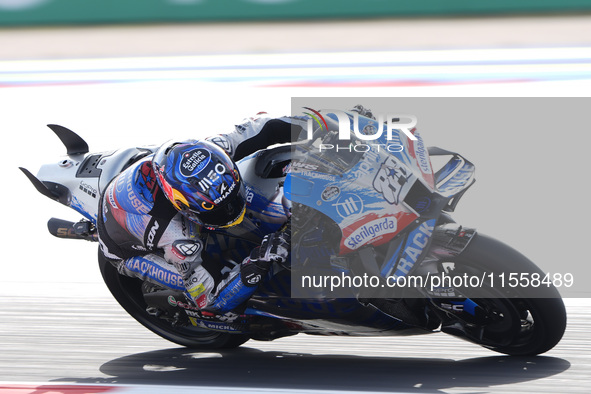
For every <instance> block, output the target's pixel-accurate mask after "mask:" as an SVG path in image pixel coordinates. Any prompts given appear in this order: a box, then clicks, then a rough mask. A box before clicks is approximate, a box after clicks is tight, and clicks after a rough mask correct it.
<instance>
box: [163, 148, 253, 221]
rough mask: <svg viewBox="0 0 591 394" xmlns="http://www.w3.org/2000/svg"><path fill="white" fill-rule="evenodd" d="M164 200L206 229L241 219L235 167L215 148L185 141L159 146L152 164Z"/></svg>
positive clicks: (241, 202) (240, 190) (243, 205)
mask: <svg viewBox="0 0 591 394" xmlns="http://www.w3.org/2000/svg"><path fill="white" fill-rule="evenodd" d="M152 166H153V168H154V172H155V173H156V179H157V182H158V184H159V185H160V187H161V188H162V191H163V192H164V194H165V195H166V198H168V200H169V201H170V202H171V203H172V205H174V206H175V208H176V209H178V210H179V211H180V212H181V213H182V214H183V215H184V216H185V217H187V218H189V219H190V220H191V221H193V222H196V223H198V224H200V225H202V226H205V227H209V228H224V227H230V226H234V225H236V224H239V223H240V222H241V221H242V219H243V218H244V212H245V208H246V202H245V198H244V186H243V184H242V181H241V177H240V173H239V172H238V168H237V167H236V164H235V163H234V162H233V161H232V159H230V157H229V156H228V154H227V153H226V152H225V151H224V150H223V149H221V148H220V147H219V146H217V145H215V144H213V143H211V142H208V141H196V140H187V141H183V142H169V143H167V144H164V145H163V146H161V147H160V148H159V149H158V150H157V151H156V153H155V154H154V158H153V160H152Z"/></svg>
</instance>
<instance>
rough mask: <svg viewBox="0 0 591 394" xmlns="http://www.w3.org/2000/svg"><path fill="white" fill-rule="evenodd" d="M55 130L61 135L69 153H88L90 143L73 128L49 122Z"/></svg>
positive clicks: (60, 137)
mask: <svg viewBox="0 0 591 394" xmlns="http://www.w3.org/2000/svg"><path fill="white" fill-rule="evenodd" d="M47 127H49V128H50V129H51V130H53V132H54V133H55V134H56V135H57V136H58V137H59V139H60V140H61V141H62V143H63V144H64V146H65V147H66V149H67V151H68V155H80V154H84V153H88V151H89V149H88V144H87V143H86V141H84V140H83V139H82V137H80V136H79V135H78V134H76V133H74V132H73V131H72V130H70V129H68V128H66V127H64V126H60V125H57V124H48V125H47Z"/></svg>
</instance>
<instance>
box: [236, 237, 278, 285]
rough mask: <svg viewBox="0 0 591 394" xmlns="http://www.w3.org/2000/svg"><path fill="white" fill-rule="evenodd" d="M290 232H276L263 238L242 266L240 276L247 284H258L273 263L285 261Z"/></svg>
mask: <svg viewBox="0 0 591 394" xmlns="http://www.w3.org/2000/svg"><path fill="white" fill-rule="evenodd" d="M289 246H290V234H289V232H276V233H273V234H268V235H266V236H265V238H263V242H261V246H257V247H256V248H254V249H253V251H252V252H251V253H250V257H249V258H248V259H246V261H245V262H244V263H243V264H242V265H241V267H240V277H241V279H242V282H243V283H244V284H245V285H246V286H257V285H258V284H259V282H260V281H261V279H262V278H263V277H264V276H265V275H266V274H267V272H268V271H269V268H271V264H273V263H284V262H285V261H286V260H287V257H288V255H289Z"/></svg>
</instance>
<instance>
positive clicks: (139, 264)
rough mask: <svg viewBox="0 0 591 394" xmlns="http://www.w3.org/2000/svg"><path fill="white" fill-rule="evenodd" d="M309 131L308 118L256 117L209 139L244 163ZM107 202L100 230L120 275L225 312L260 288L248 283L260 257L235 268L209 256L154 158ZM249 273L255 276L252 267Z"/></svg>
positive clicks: (202, 234)
mask: <svg viewBox="0 0 591 394" xmlns="http://www.w3.org/2000/svg"><path fill="white" fill-rule="evenodd" d="M257 115H260V114H257ZM302 127H303V120H301V119H297V118H289V117H283V118H275V119H270V118H262V117H261V118H250V119H247V120H246V121H245V122H244V123H242V124H240V125H237V126H236V128H235V130H234V131H233V132H231V133H228V134H220V135H216V136H213V137H209V138H207V140H208V141H210V142H213V143H215V144H216V145H218V146H220V147H221V148H222V149H224V150H225V151H226V153H228V155H229V156H230V158H232V160H234V161H238V160H240V159H242V158H244V157H246V156H248V155H250V154H252V153H254V152H256V151H258V150H260V149H264V148H267V147H268V146H270V145H273V144H276V143H285V142H290V141H292V133H299V132H300V131H301V129H302ZM245 186H247V187H248V185H245ZM101 204H102V210H101V213H100V215H99V220H98V226H97V227H98V230H99V242H100V247H101V251H102V253H103V254H104V256H105V257H106V258H107V259H109V260H110V261H111V262H112V263H113V264H114V265H115V266H116V267H117V269H118V271H119V273H121V274H124V275H128V276H132V277H137V278H140V279H142V280H144V281H148V282H151V283H154V284H157V285H162V286H164V287H167V288H171V289H176V290H181V291H184V292H185V295H186V296H187V297H188V298H190V299H191V300H192V301H193V302H194V303H195V305H196V306H197V307H199V308H200V309H202V310H207V311H210V312H214V313H218V314H223V313H226V312H230V311H232V310H234V309H236V308H237V307H239V306H241V305H242V304H244V303H245V301H247V300H248V299H249V298H250V296H251V295H252V294H253V293H254V291H255V290H256V288H257V286H256V285H257V284H258V281H253V280H252V279H249V280H246V279H245V273H244V272H245V270H244V269H243V268H244V266H245V265H248V264H249V263H250V261H249V260H253V259H252V256H251V258H250V259H249V258H246V259H245V260H244V261H243V262H242V264H239V265H235V266H228V265H225V264H224V263H222V262H221V261H219V260H218V259H215V258H211V256H210V254H209V253H206V252H205V251H204V249H205V247H204V246H205V245H206V244H207V238H208V236H209V235H210V234H209V231H208V230H207V229H206V228H203V227H201V226H199V225H197V224H196V223H194V222H191V221H190V220H188V219H187V218H186V217H184V216H183V215H181V214H180V213H179V212H178V211H177V210H176V209H175V208H174V206H173V205H172V204H171V203H170V202H169V201H168V200H167V199H166V197H165V196H164V193H163V192H162V191H161V190H160V188H159V186H158V184H157V182H156V180H155V174H154V170H153V168H152V165H151V156H148V157H146V158H145V159H143V160H140V161H139V162H136V163H134V164H133V165H131V166H130V167H129V168H127V169H126V170H125V171H123V172H122V173H121V174H119V175H118V176H117V177H116V178H115V179H114V180H113V181H112V182H111V183H110V184H109V186H108V187H107V189H106V190H105V192H104V194H103V196H102V203H101ZM247 210H248V202H247ZM238 226H241V224H239V225H237V227H238ZM255 260H256V259H255ZM241 268H242V269H241ZM246 272H251V274H250V277H253V276H254V275H253V274H252V270H251V271H248V270H246ZM255 273H256V270H255ZM248 277H249V276H248V275H247V276H246V278H248Z"/></svg>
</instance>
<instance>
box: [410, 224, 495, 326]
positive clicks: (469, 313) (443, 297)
mask: <svg viewBox="0 0 591 394" xmlns="http://www.w3.org/2000/svg"><path fill="white" fill-rule="evenodd" d="M443 219H444V220H443V223H440V224H438V225H437V226H435V228H434V230H433V236H432V240H431V245H430V246H431V247H430V250H429V256H428V257H427V258H426V259H425V261H424V264H423V268H425V267H427V268H428V269H429V272H430V273H431V275H433V274H435V275H440V278H443V277H444V276H447V278H448V279H451V278H453V276H454V275H457V274H458V273H457V272H456V273H454V271H455V266H454V264H453V263H446V261H450V260H454V259H455V257H456V256H458V255H459V254H461V253H462V252H463V251H464V250H465V249H466V247H467V246H468V245H469V243H470V241H471V240H472V239H473V238H474V236H475V235H476V230H475V229H473V228H467V227H463V226H461V225H459V224H457V223H455V222H453V221H451V219H449V220H445V219H446V218H443ZM438 282H439V283H440V285H438V286H436V287H433V288H431V287H428V288H427V287H424V288H423V289H421V292H422V293H423V295H424V296H425V297H426V298H427V299H428V300H429V303H430V304H431V305H432V306H433V307H434V312H435V313H436V314H438V315H439V316H440V317H441V318H442V320H444V321H445V320H446V318H452V319H453V318H455V319H460V320H463V321H464V322H466V323H469V324H482V323H484V320H485V319H486V313H485V311H484V309H483V308H482V307H481V306H480V305H478V303H477V302H475V301H474V300H472V299H470V298H468V297H465V296H463V295H462V294H461V292H460V291H458V289H456V288H455V287H453V285H451V283H445V281H444V280H440V281H438ZM449 282H451V280H450V281H449ZM432 283H433V282H431V284H432Z"/></svg>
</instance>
